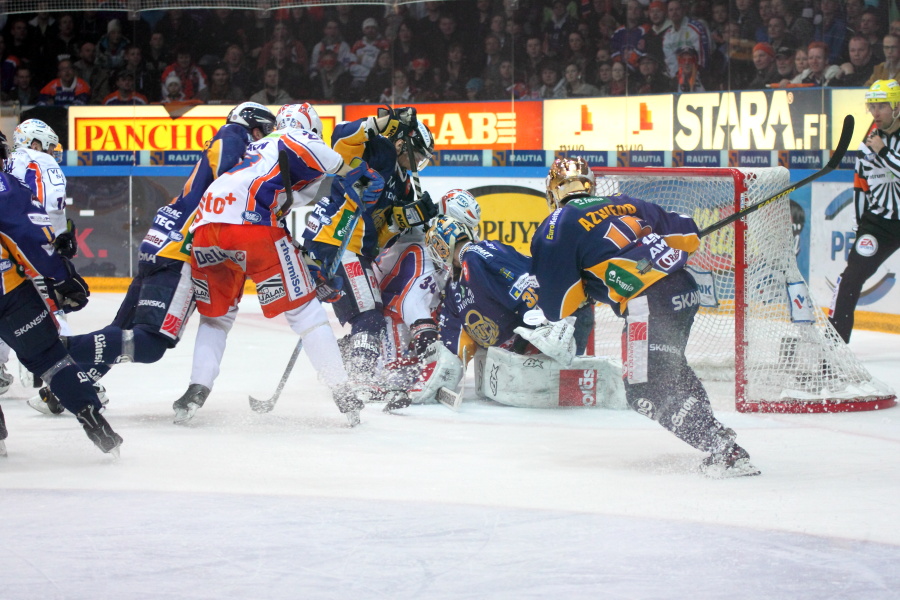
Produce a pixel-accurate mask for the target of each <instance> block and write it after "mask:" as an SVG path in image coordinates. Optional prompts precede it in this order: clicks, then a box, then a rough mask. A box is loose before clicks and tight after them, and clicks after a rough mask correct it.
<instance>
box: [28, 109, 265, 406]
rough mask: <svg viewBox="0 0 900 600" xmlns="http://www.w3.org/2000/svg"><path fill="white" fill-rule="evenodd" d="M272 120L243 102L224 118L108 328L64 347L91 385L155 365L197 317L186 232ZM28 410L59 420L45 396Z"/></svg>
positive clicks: (150, 237) (161, 222)
mask: <svg viewBox="0 0 900 600" xmlns="http://www.w3.org/2000/svg"><path fill="white" fill-rule="evenodd" d="M274 126H275V115H273V114H272V113H271V112H270V111H269V109H267V108H266V107H265V106H263V105H261V104H256V103H254V102H245V103H244V104H241V105H238V106H237V107H235V108H234V109H233V110H232V111H231V112H230V113H229V115H228V117H227V119H226V123H225V125H223V126H222V127H221V128H220V129H219V131H218V132H217V133H216V135H214V136H213V137H212V138H211V139H210V140H209V141H208V142H207V143H206V147H205V149H204V151H203V155H202V156H201V158H200V160H199V161H197V164H196V165H194V170H193V171H192V172H191V175H190V177H188V179H187V182H186V183H185V184H184V187H183V188H182V190H181V193H180V194H179V195H178V196H177V197H176V198H175V199H173V200H172V202H170V203H169V204H166V205H165V206H162V207H160V208H159V210H157V212H156V217H155V218H154V219H153V224H152V225H151V226H150V230H149V231H148V232H147V234H146V235H145V236H144V239H143V241H142V242H141V245H140V247H139V248H138V273H137V276H136V277H135V278H134V279H133V280H132V282H131V285H129V286H128V291H127V292H126V294H125V298H124V299H123V301H122V304H121V305H120V306H119V310H118V312H117V313H116V317H115V319H114V320H113V322H112V323H111V324H110V325H107V326H106V327H104V328H103V329H100V330H98V331H94V332H91V333H87V334H83V335H76V336H72V337H69V338H68V339H67V340H66V343H67V346H68V349H69V354H70V355H71V356H72V358H74V359H75V361H76V362H77V363H78V365H79V366H81V368H83V369H84V370H85V371H87V373H88V374H89V375H91V377H92V378H93V379H95V380H96V379H99V378H100V377H103V376H104V375H106V373H108V372H109V370H110V369H111V368H112V366H113V365H115V364H117V363H121V362H138V363H153V362H156V361H158V360H159V359H160V358H162V356H163V354H164V353H165V352H166V350H168V349H170V348H173V347H175V345H176V344H177V343H178V341H179V340H180V339H181V335H182V333H183V332H184V327H185V325H186V324H187V321H188V319H189V318H190V316H191V314H192V313H193V311H194V294H193V285H192V282H191V263H190V243H191V242H190V235H189V233H188V228H189V226H190V224H191V221H192V218H193V214H194V211H195V210H196V208H197V205H198V204H199V202H200V200H201V198H202V196H203V192H204V191H205V190H206V188H207V187H208V186H209V184H210V183H212V182H213V181H214V180H215V179H216V178H218V177H219V176H220V175H222V174H223V173H225V172H226V171H228V170H229V169H231V168H232V167H233V166H235V165H237V164H239V163H240V162H241V161H242V160H243V157H244V151H245V150H246V148H247V145H248V144H250V143H251V142H253V141H254V140H259V139H262V138H263V137H264V136H266V135H268V134H269V133H270V132H271V131H272V129H273V128H274ZM29 404H31V405H32V406H34V407H35V408H36V409H38V410H40V411H41V412H44V413H51V412H52V413H54V414H59V413H60V412H62V408H61V407H60V406H59V403H58V402H57V400H56V398H55V397H54V395H53V393H52V391H51V390H50V389H47V388H42V389H41V391H40V395H39V398H38V399H32V400H31V401H29Z"/></svg>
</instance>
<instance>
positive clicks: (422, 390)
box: [409, 341, 465, 404]
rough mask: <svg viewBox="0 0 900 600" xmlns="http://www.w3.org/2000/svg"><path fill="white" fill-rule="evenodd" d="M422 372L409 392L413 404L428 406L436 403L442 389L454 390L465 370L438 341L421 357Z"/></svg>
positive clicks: (458, 360) (457, 358) (456, 357)
mask: <svg viewBox="0 0 900 600" xmlns="http://www.w3.org/2000/svg"><path fill="white" fill-rule="evenodd" d="M421 364H422V372H421V373H420V374H419V379H418V380H417V381H416V383H415V384H413V387H412V389H411V390H410V391H409V399H410V400H411V401H412V403H413V404H428V403H432V402H436V401H437V395H438V391H439V390H440V389H441V388H442V387H446V388H450V389H451V390H452V389H454V388H456V386H457V384H458V383H459V382H460V380H462V378H463V375H464V374H465V370H464V369H465V368H464V366H463V363H462V361H461V360H460V359H459V357H458V356H456V355H455V354H453V353H452V352H450V350H448V349H447V346H445V345H444V344H443V343H441V342H440V341H436V342H432V343H431V345H430V346H428V348H427V349H426V350H425V353H424V354H423V355H422V357H421Z"/></svg>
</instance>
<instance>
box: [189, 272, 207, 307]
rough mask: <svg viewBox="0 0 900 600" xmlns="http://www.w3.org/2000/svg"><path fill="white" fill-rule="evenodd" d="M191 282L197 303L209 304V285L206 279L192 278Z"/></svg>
mask: <svg viewBox="0 0 900 600" xmlns="http://www.w3.org/2000/svg"><path fill="white" fill-rule="evenodd" d="M191 282H192V283H193V284H194V299H195V300H197V302H204V303H206V304H209V303H210V300H209V283H208V282H207V281H206V280H205V279H197V278H195V277H192V278H191Z"/></svg>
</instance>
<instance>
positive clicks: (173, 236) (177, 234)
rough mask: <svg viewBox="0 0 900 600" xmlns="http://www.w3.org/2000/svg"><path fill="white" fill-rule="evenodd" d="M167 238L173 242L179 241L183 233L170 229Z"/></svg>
mask: <svg viewBox="0 0 900 600" xmlns="http://www.w3.org/2000/svg"><path fill="white" fill-rule="evenodd" d="M169 239H170V240H172V241H173V242H180V241H181V240H183V239H184V235H182V233H181V232H180V231H170V232H169Z"/></svg>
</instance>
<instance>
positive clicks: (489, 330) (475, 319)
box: [465, 310, 500, 348]
mask: <svg viewBox="0 0 900 600" xmlns="http://www.w3.org/2000/svg"><path fill="white" fill-rule="evenodd" d="M465 323H466V331H467V332H469V335H470V336H472V339H473V340H475V342H476V343H477V344H478V345H479V346H483V347H485V348H488V347H490V346H495V345H497V341H498V340H499V338H500V326H499V325H497V323H495V322H494V321H492V320H491V319H489V318H488V317H485V316H484V315H482V314H481V313H480V312H478V311H477V310H470V311H469V312H467V313H466V319H465Z"/></svg>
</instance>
